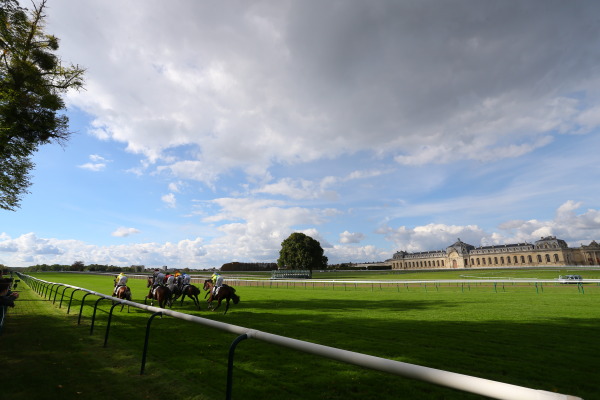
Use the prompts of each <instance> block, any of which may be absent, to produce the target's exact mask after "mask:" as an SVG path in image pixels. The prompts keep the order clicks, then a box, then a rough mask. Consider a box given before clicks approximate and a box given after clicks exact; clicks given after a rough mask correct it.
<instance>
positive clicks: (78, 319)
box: [77, 293, 92, 325]
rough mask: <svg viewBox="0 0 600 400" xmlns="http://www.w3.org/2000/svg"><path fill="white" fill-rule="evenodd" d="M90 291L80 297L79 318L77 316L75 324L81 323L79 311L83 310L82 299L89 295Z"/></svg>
mask: <svg viewBox="0 0 600 400" xmlns="http://www.w3.org/2000/svg"><path fill="white" fill-rule="evenodd" d="M90 294H92V293H86V294H84V295H83V297H82V298H81V307H80V308H79V318H77V325H79V324H81V312H82V311H83V301H84V300H85V298H86V297H87V296H89V295H90Z"/></svg>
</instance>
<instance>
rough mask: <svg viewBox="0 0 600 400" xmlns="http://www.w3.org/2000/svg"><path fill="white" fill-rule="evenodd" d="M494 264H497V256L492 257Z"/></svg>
mask: <svg viewBox="0 0 600 400" xmlns="http://www.w3.org/2000/svg"><path fill="white" fill-rule="evenodd" d="M494 264H496V265H498V257H494Z"/></svg>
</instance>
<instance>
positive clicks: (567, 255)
mask: <svg viewBox="0 0 600 400" xmlns="http://www.w3.org/2000/svg"><path fill="white" fill-rule="evenodd" d="M387 262H389V263H391V264H392V269H420V268H486V267H541V266H563V265H600V245H599V244H598V243H596V241H592V242H591V243H590V244H589V245H587V246H586V245H582V246H581V247H577V248H571V247H569V246H568V245H567V243H566V242H565V241H564V240H562V239H557V238H556V236H547V237H543V238H541V239H540V240H538V241H536V242H535V243H533V244H532V243H516V244H504V245H497V246H480V247H475V246H472V245H470V244H467V243H465V242H463V241H461V240H460V239H458V240H457V241H456V243H454V244H453V245H451V246H448V247H447V248H446V249H445V250H436V251H424V252H419V253H407V252H406V251H398V252H396V253H395V254H394V256H393V258H392V259H390V260H388V261H387Z"/></svg>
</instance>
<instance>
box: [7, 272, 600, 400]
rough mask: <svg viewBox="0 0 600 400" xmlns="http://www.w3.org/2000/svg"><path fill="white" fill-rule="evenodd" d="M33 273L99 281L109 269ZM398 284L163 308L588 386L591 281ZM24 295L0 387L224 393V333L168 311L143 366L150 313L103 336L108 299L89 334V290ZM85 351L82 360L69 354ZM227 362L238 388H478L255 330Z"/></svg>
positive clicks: (370, 350) (314, 392) (599, 298)
mask: <svg viewBox="0 0 600 400" xmlns="http://www.w3.org/2000/svg"><path fill="white" fill-rule="evenodd" d="M553 274H554V276H556V272H553ZM39 276H40V278H42V279H46V280H49V281H55V282H56V281H61V282H65V283H70V284H74V285H77V286H82V287H86V288H88V289H91V290H97V291H100V292H104V293H109V292H110V278H109V277H98V276H89V275H83V276H82V275H72V274H47V275H39ZM428 276H430V277H431V276H432V275H428ZM586 277H587V276H586ZM417 279H423V278H417ZM444 279H447V278H444ZM130 286H131V287H132V291H133V294H134V301H142V300H143V296H144V295H145V294H146V291H147V289H145V287H144V286H145V282H143V281H141V280H130ZM401 289H402V290H400V291H398V290H397V289H396V288H394V287H389V288H387V289H386V288H385V287H384V289H383V290H374V291H371V289H369V288H363V289H362V290H361V289H360V288H359V289H357V290H347V291H340V290H331V288H325V287H322V288H319V287H317V288H315V289H312V288H310V287H309V288H306V289H305V288H303V287H296V288H291V289H289V288H287V289H284V288H268V287H267V288H263V287H238V294H240V295H241V296H242V302H240V304H238V305H235V306H232V308H231V310H230V312H229V313H228V314H227V315H223V314H221V313H209V312H207V311H205V310H202V311H197V310H194V308H193V306H192V304H191V302H190V301H189V300H188V301H187V302H186V304H184V306H180V305H179V304H177V305H176V306H174V308H173V309H175V310H178V311H182V312H188V313H190V314H195V315H199V316H202V317H206V318H211V319H215V320H219V321H223V322H227V323H232V324H235V325H239V326H245V327H248V328H252V329H258V330H262V331H266V332H270V333H274V334H279V335H284V336H290V337H293V338H297V339H301V340H307V341H311V342H316V343H320V344H324V345H328V346H333V347H339V348H343V349H347V350H353V351H357V352H362V353H366V354H371V355H375V356H380V357H384V358H390V359H395V360H399V361H404V362H409V363H414V364H418V365H424V366H428V367H432V368H439V369H443V370H449V371H453V372H458V373H464V374H468V375H473V376H478V377H482V378H487V379H493V380H498V381H502V382H507V383H512V384H516V385H521V386H527V387H532V388H536V389H543V390H548V391H557V392H560V393H568V394H573V395H577V396H580V397H583V398H588V399H591V398H594V396H595V395H596V388H595V380H596V378H597V376H595V374H596V372H595V371H596V356H595V355H596V354H597V353H598V350H600V346H599V345H598V343H597V340H595V338H597V337H598V334H599V333H600V328H599V324H598V316H599V313H598V309H599V307H598V306H599V305H600V288H599V287H598V286H594V285H592V286H589V285H588V286H587V287H586V291H585V294H581V293H580V292H579V291H578V290H577V289H576V288H575V287H574V286H571V285H549V286H546V287H545V288H544V290H543V292H538V291H536V290H535V288H532V287H531V286H515V287H512V286H511V287H507V288H506V291H494V289H493V288H492V287H491V286H473V287H472V288H471V289H470V290H462V288H460V287H457V286H451V285H447V286H440V287H439V288H437V289H430V290H427V291H425V290H424V288H423V287H421V286H417V287H409V288H408V290H406V289H405V288H404V287H401ZM26 292H27V291H26ZM59 293H60V291H59ZM28 296H29V295H28ZM30 296H31V300H28V299H27V298H26V297H25V298H21V299H19V304H18V306H17V308H15V309H13V310H11V315H9V318H8V321H7V324H8V325H7V327H6V328H5V332H4V335H3V336H2V337H0V343H2V347H0V352H1V353H3V356H6V358H7V359H8V360H12V361H9V363H10V368H11V369H14V370H15V371H27V373H26V374H25V376H26V378H23V379H21V380H19V379H16V380H13V379H12V378H11V382H13V383H11V384H9V389H11V390H12V392H13V393H15V394H16V397H15V396H11V398H13V399H19V398H23V399H25V398H79V397H78V396H81V394H82V393H86V394H87V396H86V397H88V398H98V399H103V398H114V395H115V390H118V391H121V390H125V391H126V392H125V393H124V394H127V396H123V397H122V398H130V399H144V398H150V399H151V398H160V397H161V396H162V397H165V393H164V391H165V390H167V389H165V388H169V389H168V390H167V392H166V393H167V394H166V397H167V398H184V399H192V398H194V397H196V398H207V399H210V398H223V397H224V396H223V395H224V389H225V374H226V359H227V349H228V346H229V344H230V343H231V341H232V340H233V339H234V338H235V336H234V335H231V334H225V333H222V332H220V331H215V330H212V329H209V328H204V327H201V326H197V325H195V324H190V323H187V322H184V321H179V320H175V319H172V318H167V317H165V318H163V319H161V320H157V321H155V322H153V323H152V324H153V328H152V333H151V341H150V349H151V352H150V353H149V356H148V363H147V365H146V371H147V372H146V375H143V376H140V375H139V367H140V359H141V350H142V347H143V338H144V330H145V325H146V322H147V319H148V316H149V315H148V314H147V313H144V312H140V311H139V310H133V309H132V312H131V313H129V314H127V313H126V312H123V313H119V312H116V313H115V315H114V318H113V321H114V322H113V326H111V336H110V339H109V346H108V347H107V348H103V347H102V342H103V338H104V331H105V330H104V329H105V326H106V320H107V310H108V309H109V308H110V307H109V306H110V305H109V304H108V302H100V306H99V307H100V308H99V314H98V317H97V322H96V328H95V329H96V331H95V333H94V334H93V335H90V334H89V328H90V317H91V307H90V306H91V305H93V302H94V301H92V300H90V299H89V297H88V300H86V304H87V306H86V307H84V315H83V321H82V325H81V326H77V325H76V314H77V312H78V310H79V303H78V301H79V300H78V299H81V295H78V296H75V297H76V299H75V301H74V305H73V307H72V310H71V315H70V316H66V315H65V310H64V308H65V307H64V305H63V309H61V310H58V309H57V308H56V307H57V305H56V304H54V305H51V304H49V303H51V302H49V301H47V300H46V301H43V300H40V298H39V297H38V296H37V295H35V294H30ZM59 297H60V295H59ZM57 303H58V302H57ZM29 304H32V305H35V307H33V308H32V311H31V313H29V315H30V316H29V317H28V316H27V314H23V315H21V314H19V313H20V312H24V311H25V308H26V307H29ZM19 310H21V311H19ZM117 310H118V308H117ZM5 344H6V347H5ZM20 352H21V353H24V354H25V355H26V357H20ZM40 354H41V355H43V357H39V356H38V355H40ZM33 360H35V361H33ZM88 364H89V368H90V370H91V372H86V371H84V369H83V368H81V367H79V366H81V365H86V366H87V365H88ZM96 364H98V365H96ZM235 365H236V368H235V372H234V391H233V393H234V398H238V399H239V398H243V399H259V398H262V397H266V396H268V397H269V398H271V399H278V398H281V399H296V398H297V399H323V398H329V399H358V398H360V399H380V398H432V399H438V398H439V399H442V398H444V399H462V398H477V396H474V395H467V394H465V393H462V392H456V391H453V390H449V389H444V388H438V387H436V386H432V385H429V384H426V383H422V382H417V381H413V380H408V379H404V378H401V377H396V376H392V375H388V374H383V373H379V372H375V371H370V370H366V369H362V368H359V367H353V366H347V365H345V364H341V363H337V362H334V361H329V360H325V359H322V358H319V357H315V356H311V355H306V354H303V353H298V352H295V351H292V350H288V349H285V348H280V347H277V346H273V345H270V344H266V343H261V342H257V341H252V340H248V341H244V342H242V343H241V344H240V345H239V347H238V350H237V352H236V362H235ZM69 368H70V369H69ZM9 370H10V369H9ZM48 371H51V373H49V372H48ZM75 372H76V373H75ZM99 376H100V377H102V378H98V377H99ZM61 377H62V381H63V382H67V383H66V384H65V383H60V381H61V379H58V378H61ZM69 377H72V378H69ZM101 382H103V383H101ZM32 383H34V384H32ZM171 383H172V384H171ZM58 385H61V386H62V387H59V386H58ZM5 387H6V385H5ZM65 389H66V390H65ZM172 391H175V393H176V394H175V393H173V392H172ZM78 392H80V394H78ZM9 393H10V392H9ZM56 393H59V394H61V397H56ZM67 393H69V394H70V396H72V397H68V395H67ZM169 394H170V395H169ZM40 395H41V396H42V397H40ZM19 396H22V397H19ZM43 396H48V397H43ZM111 396H113V397H111ZM198 396H202V397H198ZM119 398H121V396H119Z"/></svg>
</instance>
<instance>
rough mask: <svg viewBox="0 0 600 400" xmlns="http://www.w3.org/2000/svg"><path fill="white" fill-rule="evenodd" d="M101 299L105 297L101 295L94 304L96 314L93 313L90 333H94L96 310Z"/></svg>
mask: <svg viewBox="0 0 600 400" xmlns="http://www.w3.org/2000/svg"><path fill="white" fill-rule="evenodd" d="M100 300H104V297H100V298H99V299H98V300H96V303H95V304H94V314H93V315H92V326H90V335H91V334H92V333H94V322H95V321H96V310H97V309H98V303H100Z"/></svg>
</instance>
